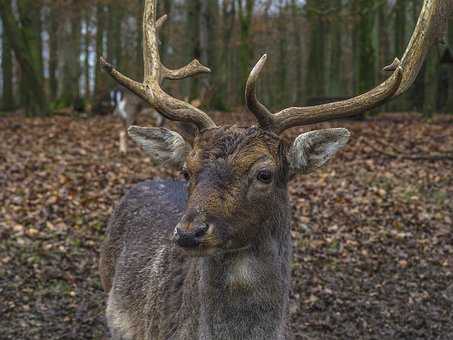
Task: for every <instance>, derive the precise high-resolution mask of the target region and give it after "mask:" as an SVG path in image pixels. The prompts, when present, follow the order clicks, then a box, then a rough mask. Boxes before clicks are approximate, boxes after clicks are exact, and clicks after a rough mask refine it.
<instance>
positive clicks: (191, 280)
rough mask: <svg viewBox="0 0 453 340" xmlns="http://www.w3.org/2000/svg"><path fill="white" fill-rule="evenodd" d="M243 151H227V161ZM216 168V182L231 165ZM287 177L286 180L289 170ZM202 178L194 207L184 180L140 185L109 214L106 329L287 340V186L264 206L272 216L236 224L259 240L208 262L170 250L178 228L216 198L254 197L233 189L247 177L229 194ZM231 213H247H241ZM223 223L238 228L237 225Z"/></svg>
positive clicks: (123, 333)
mask: <svg viewBox="0 0 453 340" xmlns="http://www.w3.org/2000/svg"><path fill="white" fill-rule="evenodd" d="M232 130H236V129H233V128H232ZM214 136H215V134H214ZM214 136H212V137H211V138H215V137H214ZM236 138H237V136H236ZM224 142H225V143H226V142H227V141H226V140H225V139H224V140H223V141H220V142H219V143H220V144H222V143H224ZM222 146H223V147H226V148H228V146H225V145H222ZM238 151H240V150H238V149H237V148H235V147H231V148H230V149H228V150H226V152H225V153H224V154H222V156H223V157H222V159H225V158H228V156H231V155H232V154H234V153H236V152H238ZM217 156H219V155H216V157H217ZM220 162H221V163H223V162H222V161H220ZM213 167H214V168H216V169H215V170H212V171H215V172H216V175H217V176H219V177H224V176H227V173H228V169H226V168H225V167H222V168H217V167H216V166H213ZM281 171H282V176H284V173H285V172H287V171H288V169H282V170H281ZM211 174H212V173H211ZM217 176H216V177H217ZM205 180H206V181H207V182H206V183H203V184H205V185H206V186H203V185H202V187H201V189H200V190H201V193H200V192H198V191H197V192H195V200H190V199H189V201H187V197H188V193H187V185H186V183H184V182H151V181H148V182H144V183H141V184H139V185H137V186H136V187H134V188H133V189H132V190H131V191H130V192H129V193H128V194H127V195H126V196H125V198H124V199H123V201H122V202H121V203H120V205H119V207H118V208H117V210H116V212H115V213H114V215H113V216H112V219H111V221H110V225H109V231H108V239H107V240H106V242H105V244H104V247H103V249H102V259H103V262H102V261H101V273H102V275H101V276H102V279H103V280H102V281H103V284H104V287H105V288H106V290H110V293H109V299H108V307H107V316H108V321H109V326H110V329H111V330H112V331H113V334H115V335H120V336H118V339H206V340H207V339H264V338H267V339H289V338H290V337H289V334H288V320H287V318H288V299H289V282H290V260H291V238H290V225H289V223H290V219H289V215H290V214H289V205H288V194H287V188H286V182H285V180H284V178H282V183H281V187H279V188H278V189H277V190H275V192H273V193H272V195H273V198H272V199H271V200H269V202H268V203H267V204H266V205H268V209H265V210H264V212H259V213H257V214H256V215H255V214H250V215H251V216H250V217H249V221H242V223H240V224H242V225H243V226H244V227H246V228H250V229H252V230H253V229H259V233H257V236H256V237H254V238H253V239H250V240H242V239H239V238H238V239H237V240H232V242H236V245H234V246H232V248H231V249H230V246H226V249H222V250H221V251H220V252H219V253H218V254H212V256H208V257H192V256H188V254H187V253H184V252H183V251H181V249H179V247H177V246H175V245H174V243H171V242H169V240H170V239H171V237H172V234H173V233H174V229H175V226H176V225H177V224H178V222H179V221H180V220H181V219H182V218H184V216H186V218H187V216H190V215H191V213H192V211H195V210H199V209H203V210H207V209H213V205H214V204H222V201H221V200H220V199H219V200H217V199H216V198H215V197H214V196H216V194H217V193H221V194H223V196H224V197H227V196H229V195H237V197H243V199H245V200H246V198H245V197H246V196H247V194H248V192H247V190H245V189H244V192H241V193H236V190H237V188H240V187H243V188H247V185H245V183H244V181H245V180H244V179H243V178H239V179H236V180H233V181H232V183H231V188H230V189H231V191H232V192H231V193H230V192H229V190H228V189H227V190H225V189H224V188H222V189H217V190H216V189H214V190H213V189H211V188H212V187H211V185H213V184H214V183H213V181H214V182H215V178H214V180H213V178H212V177H208V178H206V179H205ZM208 186H209V188H208ZM193 195H194V193H192V197H193ZM199 195H203V196H208V197H209V200H207V199H203V198H200V197H199ZM194 204H195V206H194ZM250 204H251V203H249V202H247V201H242V202H241V204H240V205H241V206H243V205H245V206H246V207H247V208H249V205H250ZM208 205H210V207H208ZM255 208H256V207H255ZM235 213H238V214H244V213H245V212H244V211H243V210H242V207H240V206H239V205H238V206H237V207H236V211H235ZM212 214H214V212H212ZM207 215H209V212H208V213H207ZM211 218H214V216H212V217H211ZM222 218H225V219H226V221H227V222H228V224H230V223H231V224H234V219H235V217H229V218H228V217H226V216H222ZM241 218H242V216H241ZM248 223H250V224H251V225H247V224H248ZM229 228H230V229H235V228H238V226H232V225H231V226H229ZM254 234H255V232H254ZM240 237H243V236H240ZM232 238H233V237H230V238H228V240H231V239H232ZM243 242H245V243H244V244H243ZM207 251H208V252H209V250H207ZM113 273H114V275H113ZM112 278H113V280H112Z"/></svg>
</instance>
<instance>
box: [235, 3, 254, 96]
mask: <svg viewBox="0 0 453 340" xmlns="http://www.w3.org/2000/svg"><path fill="white" fill-rule="evenodd" d="M254 9H255V0H238V13H239V27H240V31H239V35H240V43H239V76H240V78H239V79H240V81H241V84H242V85H241V87H240V89H241V94H242V93H243V90H244V89H245V83H246V81H247V78H248V75H249V72H250V66H251V64H252V59H253V41H252V24H253V11H254Z"/></svg>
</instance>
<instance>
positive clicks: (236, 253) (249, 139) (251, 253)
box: [99, 0, 453, 340]
mask: <svg viewBox="0 0 453 340" xmlns="http://www.w3.org/2000/svg"><path fill="white" fill-rule="evenodd" d="M156 10H157V5H156V0H146V1H145V9H144V20H143V22H144V24H143V30H144V59H145V63H144V65H145V66H144V68H145V72H144V81H143V82H138V81H135V80H133V79H131V78H129V77H127V76H126V75H124V74H122V73H121V72H120V71H118V70H117V69H116V68H115V67H114V66H113V65H111V64H109V63H108V62H107V61H106V60H105V59H101V63H102V65H103V68H104V69H105V71H106V72H107V73H108V74H110V75H111V76H112V77H113V78H114V79H115V80H116V81H118V82H119V83H120V84H121V85H123V86H125V87H126V88H128V89H130V90H131V91H132V92H134V93H135V94H136V95H138V96H139V97H141V98H142V99H144V100H145V101H146V102H147V103H148V104H149V105H150V106H151V107H153V108H154V109H155V110H156V111H158V112H159V113H160V114H162V115H163V116H164V117H165V118H167V119H169V120H173V121H178V122H187V123H192V124H193V125H194V126H195V127H196V129H194V135H193V136H192V139H191V140H186V139H185V138H183V137H182V136H181V135H180V134H178V133H177V132H174V131H171V130H169V129H166V128H159V127H139V126H131V127H129V130H128V133H129V136H130V137H131V138H132V139H133V140H134V141H135V142H136V143H138V145H140V146H141V147H142V149H143V150H144V151H145V153H146V154H147V155H148V156H150V157H151V158H152V159H153V160H154V161H156V162H158V163H160V164H164V165H166V166H175V167H178V168H179V169H181V173H182V177H183V178H181V179H180V180H166V181H165V180H161V181H153V180H147V181H144V182H142V183H139V184H137V185H135V186H134V187H132V188H131V189H130V190H129V191H128V192H127V193H126V194H125V196H124V197H123V198H122V200H121V201H120V203H119V205H118V206H117V207H116V209H115V210H114V212H113V214H112V216H111V218H110V220H109V223H108V229H107V233H106V238H105V241H104V243H103V244H102V246H101V251H100V253H101V256H100V264H99V270H100V276H101V282H102V286H103V288H104V290H105V292H106V293H107V294H108V298H107V307H106V317H107V322H108V327H109V330H110V333H111V336H112V339H147V340H151V339H152V340H163V339H172V340H189V339H190V340H194V339H199V340H211V339H212V340H228V339H231V340H233V339H235V340H236V339H249V340H258V339H259V340H262V339H272V340H273V339H278V340H286V339H291V338H292V335H291V327H290V326H291V325H290V323H289V308H288V306H289V292H290V288H291V262H292V243H291V234H290V230H291V213H290V202H289V197H288V196H289V194H288V184H289V181H290V180H291V179H292V178H293V177H295V176H298V175H304V174H308V173H311V172H313V171H315V170H317V169H319V168H320V167H322V166H324V165H325V164H326V163H327V162H328V161H329V160H330V159H331V158H332V157H333V156H334V155H335V154H336V153H337V152H338V151H339V150H340V149H342V148H343V147H345V145H346V144H347V142H348V140H349V138H350V132H349V131H348V130H347V129H344V128H329V129H322V130H314V131H310V132H305V133H302V134H300V135H299V136H298V137H296V138H295V140H294V141H293V142H292V143H288V142H286V141H285V140H284V139H283V138H282V137H281V136H282V133H283V132H284V131H286V130H288V129H290V128H293V127H299V126H306V125H309V124H315V123H319V122H325V121H330V120H334V119H340V118H344V117H349V116H351V115H354V114H356V113H360V112H363V111H366V110H370V109H372V108H375V107H378V106H379V105H382V104H383V103H385V102H387V101H388V100H391V99H392V98H395V97H396V96H398V95H400V94H402V93H404V92H405V91H406V90H407V89H408V88H409V87H410V86H411V84H412V83H413V82H414V79H415V77H416V75H417V73H418V72H419V70H420V67H421V65H422V63H423V60H424V59H425V56H426V54H427V52H428V50H429V48H430V47H431V45H432V43H433V42H434V41H435V40H436V39H437V37H438V36H439V35H440V34H441V33H440V32H441V30H442V29H443V28H444V27H445V25H446V17H447V13H451V11H452V10H453V6H452V1H448V2H446V1H445V0H426V1H425V2H424V6H423V8H422V11H421V14H420V18H419V21H418V24H417V26H416V28H415V31H414V33H413V35H412V38H411V40H410V42H409V45H408V47H407V49H406V52H405V54H404V56H403V58H402V60H401V61H400V60H398V59H395V61H394V62H393V63H392V64H391V65H389V66H388V67H386V68H385V69H386V70H387V71H389V72H391V75H390V76H389V77H388V78H387V79H386V80H385V81H384V82H383V83H382V84H380V85H378V86H377V87H375V88H373V89H371V90H370V91H369V92H366V93H364V94H362V95H359V96H356V97H353V98H351V99H348V100H344V101H339V102H335V103H328V104H323V105H318V106H312V107H290V108H285V109H283V110H281V111H280V112H278V113H272V112H271V111H270V110H269V109H268V108H267V107H266V106H265V105H264V104H263V103H262V102H261V101H260V100H259V99H258V96H257V91H256V89H257V82H258V79H259V76H260V74H261V72H262V70H263V67H264V65H265V63H266V60H267V55H264V56H263V57H261V59H260V60H259V61H258V63H257V64H256V65H255V67H254V68H253V70H252V71H251V73H250V76H249V78H248V80H247V83H246V86H245V102H246V105H247V108H248V109H249V111H250V112H251V113H253V115H254V116H255V117H256V121H257V123H256V125H254V126H246V127H241V126H237V125H231V126H217V125H216V124H215V122H214V121H213V120H212V119H211V118H210V117H209V115H208V114H207V113H206V112H204V111H202V110H200V109H199V108H196V107H194V106H192V105H190V103H186V102H184V101H181V100H179V99H177V98H175V97H173V96H171V95H170V94H168V93H166V92H165V91H164V90H163V89H162V87H161V84H162V82H163V81H164V80H165V79H172V80H177V79H183V78H186V77H189V76H195V75H198V74H201V73H206V72H209V71H210V70H209V69H208V68H207V67H206V66H204V65H202V64H201V63H200V62H199V61H198V60H193V61H192V62H191V63H189V64H188V65H186V66H184V67H182V68H180V69H176V70H173V69H168V68H166V67H165V66H164V65H163V64H162V63H161V61H160V56H159V50H158V29H157V28H158V27H159V25H160V24H161V23H162V21H165V20H166V16H163V17H161V18H160V19H159V20H157V15H156Z"/></svg>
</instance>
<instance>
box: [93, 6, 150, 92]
mask: <svg viewBox="0 0 453 340" xmlns="http://www.w3.org/2000/svg"><path fill="white" fill-rule="evenodd" d="M104 23H105V7H104V5H103V4H100V3H98V4H97V5H96V66H95V72H94V92H95V94H96V95H100V94H101V93H102V92H103V91H104V90H105V78H104V77H105V76H104V74H103V72H102V68H101V64H100V63H99V58H100V57H102V56H104V41H105V40H104V34H105V26H104ZM141 44H142V43H141V42H140V46H141ZM141 60H142V63H143V56H142V59H141Z"/></svg>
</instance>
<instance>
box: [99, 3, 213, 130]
mask: <svg viewBox="0 0 453 340" xmlns="http://www.w3.org/2000/svg"><path fill="white" fill-rule="evenodd" d="M156 2H157V0H146V2H145V13H144V17H143V44H144V46H143V59H144V70H145V72H144V74H145V77H144V81H143V83H140V82H137V81H135V80H132V79H130V78H128V77H127V76H125V75H123V74H122V73H120V72H119V71H118V70H116V69H115V68H114V67H113V66H112V65H111V64H109V63H108V62H106V61H105V59H104V58H101V64H102V66H103V68H104V70H105V71H107V73H109V74H110V75H111V76H112V77H113V79H115V80H116V81H117V82H119V83H120V84H121V85H123V86H124V87H126V88H128V89H129V90H131V91H132V92H134V93H135V94H136V95H138V96H139V97H141V98H143V99H144V100H145V101H147V102H148V103H149V104H150V105H151V106H152V107H153V108H154V109H155V110H156V111H158V112H159V113H161V114H162V115H163V116H165V117H166V118H168V119H170V120H176V121H185V122H191V123H193V124H195V125H196V126H197V127H198V129H199V130H203V129H208V128H211V127H215V126H216V125H215V123H214V121H213V120H212V119H211V118H210V117H209V116H208V115H207V114H206V113H205V112H203V111H201V110H200V109H198V108H196V107H194V106H192V105H190V104H189V103H186V102H184V101H181V100H179V99H176V98H174V97H172V96H170V95H169V94H167V93H166V92H165V91H163V90H162V88H161V83H162V81H163V80H164V79H171V80H178V79H184V78H187V77H191V76H195V75H197V74H200V73H208V72H211V70H210V69H209V68H208V67H206V66H203V65H202V64H201V63H200V62H199V61H198V60H196V59H195V60H193V61H192V62H191V63H189V64H188V65H186V66H184V67H182V68H180V69H177V70H171V69H168V68H166V67H165V66H164V65H163V64H162V62H161V61H160V55H159V47H158V44H159V41H158V37H157V35H158V31H159V29H160V28H161V26H162V25H163V24H164V22H165V21H166V19H167V16H166V15H164V16H162V17H161V18H159V20H157V21H156V12H157V6H156Z"/></svg>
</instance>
